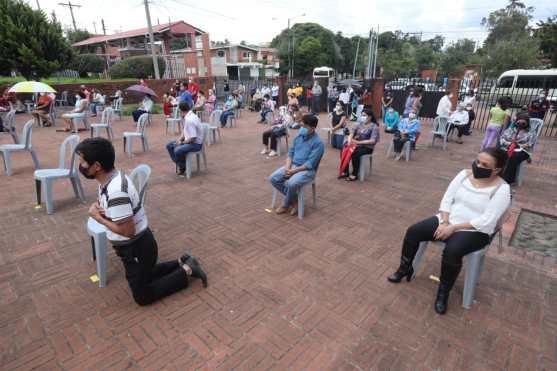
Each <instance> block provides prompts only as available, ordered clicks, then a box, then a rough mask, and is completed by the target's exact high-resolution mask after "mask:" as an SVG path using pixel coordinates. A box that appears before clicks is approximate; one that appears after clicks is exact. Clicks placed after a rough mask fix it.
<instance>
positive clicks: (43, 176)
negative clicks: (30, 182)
mask: <svg viewBox="0 0 557 371" xmlns="http://www.w3.org/2000/svg"><path fill="white" fill-rule="evenodd" d="M78 143H79V135H77V134H72V135H70V136H68V137H67V138H66V139H64V141H63V142H62V145H61V146H60V153H59V160H58V167H57V168H56V169H41V170H36V171H35V175H34V176H35V190H36V192H37V205H40V204H41V195H42V194H43V193H44V198H45V203H46V213H47V214H52V213H53V212H54V203H53V200H52V186H53V184H52V183H53V182H54V181H56V180H59V179H69V180H70V182H71V183H72V187H73V191H74V193H75V197H76V198H78V199H80V200H81V201H85V193H84V192H83V187H82V186H81V182H80V181H79V173H78V171H77V154H76V153H75V147H77V145H78ZM68 151H69V153H70V161H69V164H68V165H66V153H67V152H68Z"/></svg>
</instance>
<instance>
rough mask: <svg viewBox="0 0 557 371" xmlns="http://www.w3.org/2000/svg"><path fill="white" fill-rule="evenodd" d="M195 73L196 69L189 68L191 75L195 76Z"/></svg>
mask: <svg viewBox="0 0 557 371" xmlns="http://www.w3.org/2000/svg"><path fill="white" fill-rule="evenodd" d="M196 72H197V69H196V68H195V67H192V68H191V73H192V74H193V75H195V73H196Z"/></svg>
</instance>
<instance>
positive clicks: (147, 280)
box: [114, 229, 188, 305]
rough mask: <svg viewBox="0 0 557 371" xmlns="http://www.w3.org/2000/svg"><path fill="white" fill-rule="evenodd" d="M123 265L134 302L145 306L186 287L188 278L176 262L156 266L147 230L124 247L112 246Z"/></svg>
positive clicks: (153, 245)
mask: <svg viewBox="0 0 557 371" xmlns="http://www.w3.org/2000/svg"><path fill="white" fill-rule="evenodd" d="M114 250H115V251H116V254H117V255H118V256H119V257H120V259H121V260H122V263H124V269H125V271H126V280H127V281H128V284H129V286H130V289H131V290H132V295H133V298H134V300H135V302H136V303H137V304H139V305H148V304H151V303H153V302H154V301H157V300H159V299H161V298H164V297H165V296H168V295H170V294H173V293H175V292H176V291H179V290H181V289H183V288H186V287H187V286H188V276H187V274H186V272H185V271H184V269H183V268H182V267H181V266H180V264H179V263H178V261H177V260H174V261H169V262H165V263H159V264H157V255H158V248H157V241H155V237H154V236H153V233H152V232H151V230H150V229H147V230H146V231H145V232H144V233H143V235H142V236H141V237H140V238H139V239H137V240H136V241H134V242H132V243H131V244H129V245H125V246H115V247H114Z"/></svg>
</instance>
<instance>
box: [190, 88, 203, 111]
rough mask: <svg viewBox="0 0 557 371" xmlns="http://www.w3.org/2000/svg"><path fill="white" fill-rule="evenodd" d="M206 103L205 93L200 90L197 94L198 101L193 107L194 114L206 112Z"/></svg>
mask: <svg viewBox="0 0 557 371" xmlns="http://www.w3.org/2000/svg"><path fill="white" fill-rule="evenodd" d="M205 102H206V98H205V93H204V92H203V90H200V91H199V92H198V93H197V100H196V101H195V104H194V105H193V108H192V111H193V112H202V111H204V110H205Z"/></svg>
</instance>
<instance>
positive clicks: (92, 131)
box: [91, 126, 93, 138]
mask: <svg viewBox="0 0 557 371" xmlns="http://www.w3.org/2000/svg"><path fill="white" fill-rule="evenodd" d="M91 138H93V127H92V126H91Z"/></svg>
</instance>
